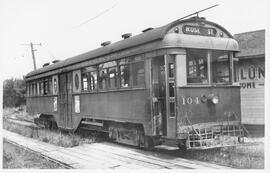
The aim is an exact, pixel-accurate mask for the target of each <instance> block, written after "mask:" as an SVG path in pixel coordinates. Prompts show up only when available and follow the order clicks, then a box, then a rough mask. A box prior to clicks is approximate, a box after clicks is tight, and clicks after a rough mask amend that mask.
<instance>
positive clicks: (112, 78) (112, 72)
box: [108, 67, 118, 88]
mask: <svg viewBox="0 0 270 173" xmlns="http://www.w3.org/2000/svg"><path fill="white" fill-rule="evenodd" d="M108 70H109V88H116V87H117V77H118V69H117V67H111V68H109V69H108Z"/></svg>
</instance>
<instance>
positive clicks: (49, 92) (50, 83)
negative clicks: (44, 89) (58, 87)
mask: <svg viewBox="0 0 270 173" xmlns="http://www.w3.org/2000/svg"><path fill="white" fill-rule="evenodd" d="M48 85H49V87H48V94H52V79H51V78H50V79H48Z"/></svg>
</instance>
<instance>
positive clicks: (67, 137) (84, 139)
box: [3, 108, 103, 147]
mask: <svg viewBox="0 0 270 173" xmlns="http://www.w3.org/2000/svg"><path fill="white" fill-rule="evenodd" d="M17 110H18V108H17V109H16V108H7V109H4V111H3V128H4V129H6V130H9V131H11V132H15V133H18V134H21V135H23V136H26V137H31V138H34V139H38V140H40V141H43V142H47V143H51V144H55V145H58V146H62V147H74V146H78V145H81V144H84V143H88V144H89V143H93V142H96V141H97V140H102V139H103V138H102V136H99V135H100V134H99V133H95V132H84V133H80V134H79V133H71V132H70V133H68V132H62V131H60V130H47V129H41V128H40V129H36V128H33V127H27V126H24V125H20V124H15V123H12V122H10V121H8V120H7V119H6V118H7V117H12V118H18V119H24V120H25V119H26V120H31V119H33V117H32V116H30V115H29V114H27V113H26V112H25V110H24V109H23V110H20V111H17Z"/></svg>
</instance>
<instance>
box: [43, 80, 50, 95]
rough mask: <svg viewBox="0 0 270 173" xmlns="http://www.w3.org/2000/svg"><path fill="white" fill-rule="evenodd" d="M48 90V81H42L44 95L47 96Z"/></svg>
mask: <svg viewBox="0 0 270 173" xmlns="http://www.w3.org/2000/svg"><path fill="white" fill-rule="evenodd" d="M48 90H49V84H48V80H45V81H44V95H47V94H48Z"/></svg>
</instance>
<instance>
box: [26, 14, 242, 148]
mask: <svg viewBox="0 0 270 173" xmlns="http://www.w3.org/2000/svg"><path fill="white" fill-rule="evenodd" d="M237 51H238V43H237V42H236V41H235V40H234V39H233V37H232V35H231V34H230V33H229V32H228V31H226V30H225V29H224V28H223V27H221V26H219V25H217V24H215V23H213V22H210V21H207V20H205V19H204V18H199V17H193V18H190V19H186V20H177V21H174V22H172V23H169V24H168V25H165V26H163V27H159V28H155V29H147V30H144V32H143V33H141V34H139V35H137V36H133V37H130V35H129V34H125V37H124V39H123V40H121V41H118V42H116V43H112V44H109V43H104V44H103V47H101V48H98V49H95V50H93V51H90V52H87V53H84V54H81V55H78V56H75V57H72V58H69V59H66V60H63V61H60V62H56V63H54V64H52V65H49V66H45V67H43V68H40V69H37V70H35V71H32V72H30V73H29V74H27V76H26V80H27V93H28V97H27V111H28V112H29V113H32V114H38V115H39V116H38V118H37V119H36V122H38V123H43V124H45V125H48V126H52V125H57V126H58V127H59V128H60V129H63V130H71V131H75V130H76V129H77V128H78V127H80V128H85V129H91V130H98V131H104V132H108V134H109V137H110V138H111V139H114V140H116V141H117V142H119V143H125V144H130V145H135V146H144V147H151V146H153V145H159V144H162V143H170V144H171V143H173V144H175V145H178V146H179V147H183V148H199V149H202V148H209V147H217V146H224V145H231V144H232V143H233V144H235V143H236V142H238V141H239V139H242V137H243V135H244V134H243V129H242V125H241V116H240V115H241V113H240V87H239V86H238V85H237V84H236V83H235V79H234V72H235V70H234V64H235V58H234V53H235V52H237ZM228 137H230V138H233V139H234V138H235V139H236V140H230V143H228V141H229V140H227V139H228ZM237 140H238V141H237ZM232 141H233V142H232Z"/></svg>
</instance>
